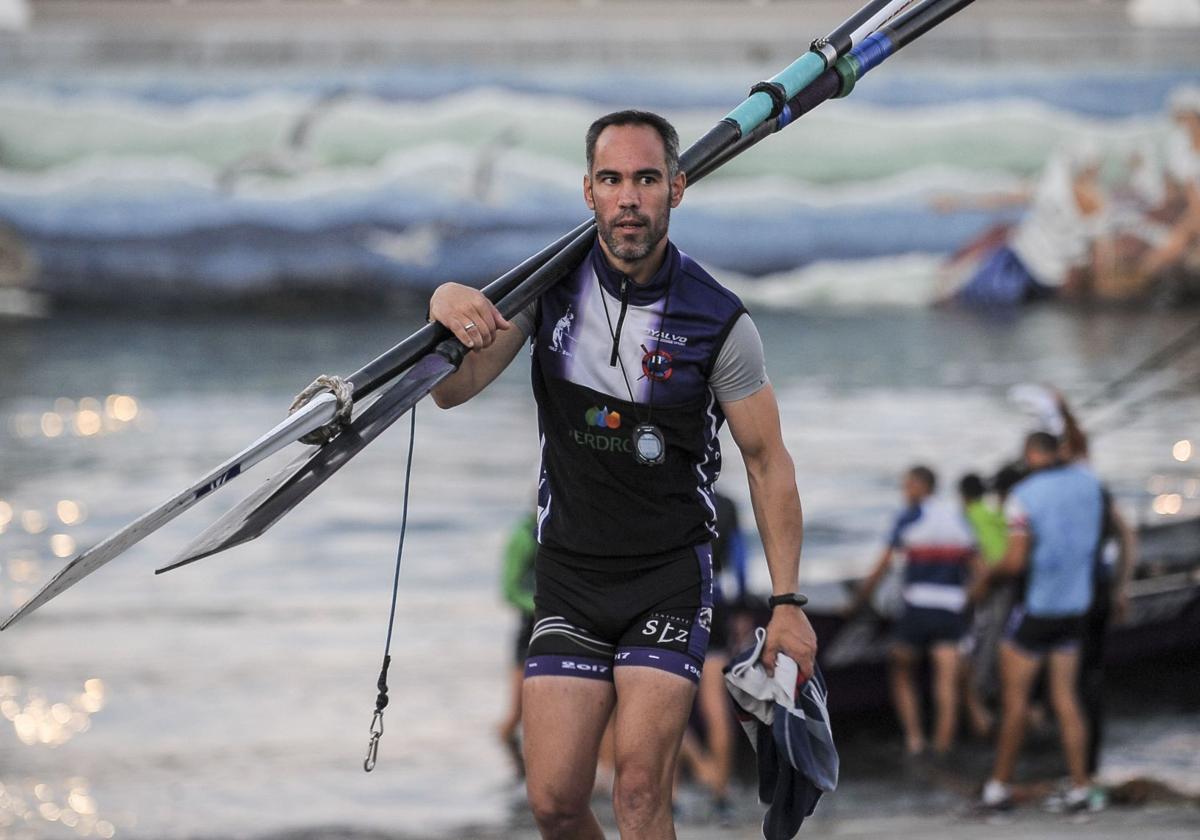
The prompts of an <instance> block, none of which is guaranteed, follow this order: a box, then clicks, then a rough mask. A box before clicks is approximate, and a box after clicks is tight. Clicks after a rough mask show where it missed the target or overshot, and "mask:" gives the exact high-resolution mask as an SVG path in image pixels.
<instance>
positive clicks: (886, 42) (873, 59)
mask: <svg viewBox="0 0 1200 840" xmlns="http://www.w3.org/2000/svg"><path fill="white" fill-rule="evenodd" d="M895 51H896V47H895V45H894V44H893V43H892V39H891V38H889V37H888V36H887V35H886V34H885V33H883V32H874V33H872V34H871V35H868V36H867V37H866V38H864V39H863V42H862V43H861V44H859V45H858V46H857V47H855V48H854V50H853V51H852V52H851V53H850V54H851V55H852V56H854V58H855V59H857V60H858V74H857V75H858V78H860V79H861V78H862V77H863V76H865V75H867V73H869V72H870V71H871V70H872V69H874V68H876V67H878V66H879V65H880V64H882V63H883V61H884V59H886V58H887V57H888V56H889V55H891V54H892V53H893V52H895Z"/></svg>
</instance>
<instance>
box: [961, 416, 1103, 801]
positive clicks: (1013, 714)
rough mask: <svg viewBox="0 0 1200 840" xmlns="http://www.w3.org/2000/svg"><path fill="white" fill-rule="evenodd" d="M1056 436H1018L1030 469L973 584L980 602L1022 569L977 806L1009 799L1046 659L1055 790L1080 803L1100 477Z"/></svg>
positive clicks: (1084, 789)
mask: <svg viewBox="0 0 1200 840" xmlns="http://www.w3.org/2000/svg"><path fill="white" fill-rule="evenodd" d="M1058 452H1059V442H1058V440H1057V439H1056V438H1055V437H1054V436H1053V435H1050V434H1047V433H1046V432H1034V433H1033V434H1031V435H1030V436H1029V437H1028V438H1026V440H1025V461H1026V463H1027V464H1028V466H1029V468H1030V470H1031V474H1030V476H1029V477H1028V478H1026V479H1024V480H1023V481H1021V482H1020V483H1019V484H1017V486H1016V487H1014V488H1013V491H1012V493H1011V494H1010V495H1009V498H1008V502H1007V504H1006V506H1005V514H1006V516H1007V519H1008V527H1009V538H1008V548H1007V550H1006V552H1005V556H1004V559H1003V560H1002V561H1001V562H1000V564H999V565H998V566H996V567H994V568H993V569H991V570H989V571H988V572H987V573H986V574H985V575H984V576H983V577H981V579H980V581H979V583H978V584H977V585H976V586H975V587H973V591H972V596H973V597H974V598H975V599H976V600H978V598H980V597H982V596H983V594H984V593H986V591H987V587H988V585H989V583H990V582H992V581H993V580H995V579H996V578H999V577H1004V576H1017V575H1021V574H1024V576H1025V586H1024V596H1023V597H1022V598H1020V599H1018V603H1017V604H1016V605H1015V606H1014V607H1013V611H1012V614H1011V615H1010V617H1009V621H1008V625H1007V627H1006V628H1005V639H1004V642H1003V643H1002V645H1001V649H1000V682H1001V690H1002V693H1003V707H1004V710H1003V716H1002V719H1001V724H1000V735H999V742H998V744H997V747H996V761H995V765H994V767H993V769H992V778H991V779H989V780H988V782H987V784H986V785H985V786H984V790H983V800H982V803H981V804H982V805H983V806H985V807H987V808H991V809H1000V808H1006V807H1010V806H1011V804H1012V799H1011V796H1010V793H1009V788H1008V786H1009V783H1010V782H1011V781H1012V776H1013V772H1014V770H1015V768H1016V763H1017V756H1018V754H1019V752H1020V749H1021V741H1022V740H1023V738H1024V736H1025V722H1026V719H1027V717H1028V711H1029V696H1030V694H1031V692H1032V689H1033V684H1034V681H1035V680H1036V678H1037V676H1038V673H1039V672H1040V671H1041V668H1042V665H1043V664H1044V663H1045V664H1048V680H1047V682H1048V686H1049V692H1050V702H1051V705H1052V706H1053V707H1054V712H1055V715H1056V717H1057V718H1058V724H1059V734H1060V736H1061V738H1062V746H1063V754H1064V757H1065V758H1066V762H1067V768H1068V771H1069V773H1070V777H1071V787H1070V789H1069V790H1068V791H1067V792H1066V794H1065V795H1064V796H1063V797H1062V798H1061V799H1062V802H1061V805H1062V806H1063V807H1064V808H1066V809H1070V810H1082V809H1084V808H1087V807H1088V797H1089V794H1090V792H1091V783H1090V779H1089V776H1088V772H1087V724H1086V723H1085V721H1084V718H1083V713H1082V710H1081V707H1080V702H1079V688H1078V686H1079V656H1080V644H1081V642H1082V639H1083V631H1084V616H1085V615H1086V614H1087V611H1088V608H1089V607H1090V606H1091V602H1092V582H1093V567H1094V563H1095V556H1096V550H1097V547H1098V544H1099V541H1100V533H1101V528H1102V526H1103V517H1104V499H1103V493H1102V491H1101V488H1100V482H1099V480H1098V479H1097V478H1096V476H1095V475H1094V474H1093V473H1092V472H1091V470H1089V469H1088V468H1087V467H1085V466H1081V465H1079V464H1065V463H1062V462H1061V461H1060V460H1059V456H1058Z"/></svg>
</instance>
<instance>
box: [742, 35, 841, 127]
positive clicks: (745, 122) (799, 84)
mask: <svg viewBox="0 0 1200 840" xmlns="http://www.w3.org/2000/svg"><path fill="white" fill-rule="evenodd" d="M824 70H825V59H824V58H822V57H821V56H820V55H819V54H818V53H815V52H806V53H805V54H804V55H802V56H800V57H799V58H798V59H796V60H795V61H793V62H792V63H791V64H789V65H788V66H787V67H785V68H783V70H781V71H780V72H779V73H778V74H776V75H775V76H774V77H773V78H772V79H771V80H770V81H771V83H772V84H778V85H781V86H782V87H783V91H784V99H785V100H787V99H791V98H792V97H793V96H795V95H796V94H797V93H799V92H800V91H801V90H802V89H804V88H805V87H806V86H808V85H809V84H811V83H812V81H813V79H815V78H817V76H819V75H821V73H822V72H824ZM774 110H775V102H774V100H772V99H771V97H770V96H769V95H768V94H766V93H763V92H761V91H760V92H758V93H754V94H751V95H750V96H749V97H748V98H747V99H746V101H744V102H743V103H742V104H741V105H739V106H737V107H736V108H734V109H733V110H732V111H730V112H729V114H728V116H726V117H725V119H726V120H730V121H732V122H735V123H737V126H738V128H739V129H740V130H741V133H742V134H749V133H750V132H751V131H753V130H754V129H755V128H757V127H758V126H759V125H761V124H762V123H764V122H766V121H767V120H768V119H770V118H771V116H772V115H773V112H774Z"/></svg>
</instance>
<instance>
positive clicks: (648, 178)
mask: <svg viewBox="0 0 1200 840" xmlns="http://www.w3.org/2000/svg"><path fill="white" fill-rule="evenodd" d="M656 182H657V179H656V178H655V177H654V176H653V175H643V176H642V185H643V186H646V187H649V186H652V185H653V184H655V183H656Z"/></svg>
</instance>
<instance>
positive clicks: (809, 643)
mask: <svg viewBox="0 0 1200 840" xmlns="http://www.w3.org/2000/svg"><path fill="white" fill-rule="evenodd" d="M721 408H722V410H724V412H725V417H726V419H727V420H728V422H729V431H730V432H731V433H732V435H733V440H734V442H735V443H736V444H737V447H738V449H739V450H741V453H742V459H743V460H744V461H745V463H746V476H747V479H748V481H749V484H750V500H751V502H752V504H753V507H754V519H755V521H756V523H757V524H758V532H759V535H760V536H761V537H762V544H763V549H764V550H765V551H766V555H767V568H768V569H769V570H770V573H771V591H772V594H775V595H781V594H784V593H786V592H796V591H797V589H798V587H799V575H800V545H801V542H802V540H803V535H804V523H803V515H802V513H801V509H800V493H799V491H798V490H797V489H796V469H795V466H794V465H793V463H792V456H791V455H789V454H788V451H787V448H786V447H785V446H784V444H783V433H782V431H781V429H780V424H779V404H778V402H776V400H775V391H774V389H773V388H772V387H771V386H770V385H769V384H768V385H765V386H764V387H762V388H760V389H759V390H757V391H755V392H754V393H753V394H751V395H750V396H748V397H745V398H744V399H740V400H735V401H731V402H722V403H721ZM780 652H782V653H786V654H787V655H788V656H790V657H791V658H792V659H794V660H795V661H796V663H797V664H798V665H799V666H800V671H801V674H802V676H804V677H807V676H809V675H811V674H812V672H813V663H814V661H815V659H816V655H817V637H816V634H815V633H813V629H812V625H811V624H809V622H808V617H807V616H805V614H804V611H803V610H802V609H800V608H799V607H795V606H789V605H782V606H779V607H776V608H775V610H774V611H773V612H772V614H771V622H770V624H768V625H767V642H766V646H765V648H764V650H763V657H762V658H763V664H765V665H766V667H767V670H768V672H774V669H775V656H776V654H777V653H780Z"/></svg>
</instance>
